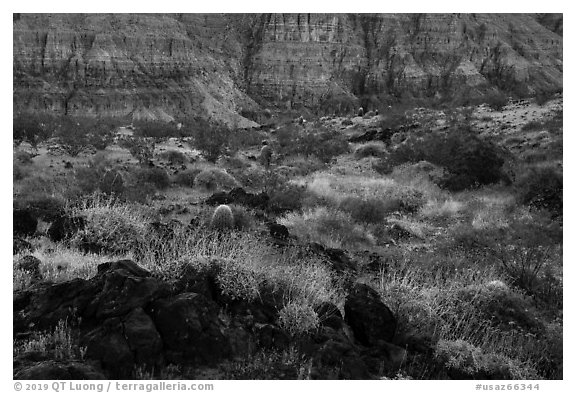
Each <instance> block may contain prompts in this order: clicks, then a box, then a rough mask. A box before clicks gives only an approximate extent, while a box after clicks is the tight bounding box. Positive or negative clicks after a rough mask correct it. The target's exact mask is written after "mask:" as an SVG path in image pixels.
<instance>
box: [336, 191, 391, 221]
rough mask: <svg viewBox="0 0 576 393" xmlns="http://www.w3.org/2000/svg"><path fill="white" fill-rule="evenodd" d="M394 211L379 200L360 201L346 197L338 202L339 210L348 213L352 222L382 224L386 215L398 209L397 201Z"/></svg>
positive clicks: (356, 198) (360, 199) (359, 199)
mask: <svg viewBox="0 0 576 393" xmlns="http://www.w3.org/2000/svg"><path fill="white" fill-rule="evenodd" d="M396 202H397V204H396V209H394V207H393V206H392V205H390V204H389V205H388V206H387V204H386V203H385V202H384V201H382V200H380V199H375V198H373V199H362V198H358V197H352V196H351V197H347V198H345V199H343V200H342V201H340V205H339V209H340V210H342V211H345V212H346V213H349V214H350V215H351V216H352V218H354V220H356V221H359V222H367V223H377V222H382V220H384V218H386V215H387V214H388V213H390V211H391V210H389V209H390V208H392V211H394V210H399V209H400V203H399V201H396Z"/></svg>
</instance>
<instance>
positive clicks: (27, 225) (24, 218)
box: [12, 209, 38, 236]
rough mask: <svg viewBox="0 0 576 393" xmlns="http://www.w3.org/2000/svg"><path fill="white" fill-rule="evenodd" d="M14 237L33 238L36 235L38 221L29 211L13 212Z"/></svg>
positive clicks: (19, 210) (18, 210)
mask: <svg viewBox="0 0 576 393" xmlns="http://www.w3.org/2000/svg"><path fill="white" fill-rule="evenodd" d="M12 218H13V220H14V221H13V222H14V227H13V233H14V236H33V235H34V234H35V233H36V227H37V226H38V219H37V218H36V217H35V216H34V214H32V212H31V211H30V210H27V209H17V210H14V211H13V212H12Z"/></svg>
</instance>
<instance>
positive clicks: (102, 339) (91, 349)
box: [83, 318, 135, 379]
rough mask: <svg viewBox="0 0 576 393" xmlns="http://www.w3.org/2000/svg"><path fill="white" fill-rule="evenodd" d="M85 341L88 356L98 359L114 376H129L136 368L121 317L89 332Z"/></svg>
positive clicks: (105, 322)
mask: <svg viewBox="0 0 576 393" xmlns="http://www.w3.org/2000/svg"><path fill="white" fill-rule="evenodd" d="M83 341H84V342H85V343H86V357H87V358H88V359H94V360H98V361H99V362H100V364H101V366H102V368H103V369H104V370H106V371H107V372H108V373H109V374H110V376H111V377H112V378H115V379H117V378H127V377H129V376H130V374H131V372H132V370H133V369H134V365H135V361H134V354H133V353H132V351H131V350H130V346H129V345H128V342H127V340H126V337H125V335H124V332H123V326H122V323H121V321H120V318H111V319H108V320H106V321H104V322H103V323H102V325H101V326H99V327H98V328H97V329H96V330H94V331H92V332H89V333H88V334H87V335H86V336H85V337H84V338H83Z"/></svg>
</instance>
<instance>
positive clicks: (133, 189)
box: [122, 183, 156, 204]
mask: <svg viewBox="0 0 576 393" xmlns="http://www.w3.org/2000/svg"><path fill="white" fill-rule="evenodd" d="M155 193H156V186H154V184H152V183H133V184H128V185H125V186H124V192H123V193H122V198H123V200H125V201H127V202H132V203H140V204H146V203H148V202H149V198H150V197H151V196H153V195H154V194H155Z"/></svg>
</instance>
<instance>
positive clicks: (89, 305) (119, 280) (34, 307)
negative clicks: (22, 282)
mask: <svg viewBox="0 0 576 393" xmlns="http://www.w3.org/2000/svg"><path fill="white" fill-rule="evenodd" d="M149 276H150V273H149V272H148V271H146V270H144V269H142V268H141V267H139V266H138V265H136V264H135V263H134V262H132V261H128V260H124V261H118V262H107V263H104V264H101V265H100V266H98V274H97V275H96V276H95V277H94V278H92V279H90V280H82V279H74V280H71V281H66V282H63V283H57V284H50V283H41V284H39V285H38V286H35V287H34V288H31V289H29V290H27V291H19V292H15V293H14V310H13V311H14V331H15V332H20V331H24V330H25V329H27V328H28V327H30V326H33V327H35V328H39V329H51V328H53V327H54V326H56V324H57V323H58V321H59V320H61V319H64V320H65V319H70V320H71V319H72V318H73V317H76V318H77V317H82V319H83V321H84V323H85V324H95V323H97V322H99V321H102V320H104V319H107V318H111V317H117V316H122V315H125V314H127V313H128V312H129V311H131V310H133V309H135V308H138V307H144V306H146V305H147V304H149V303H150V302H151V301H152V300H155V299H156V298H158V297H161V296H162V295H163V294H165V293H167V292H168V290H167V288H166V286H165V285H164V284H161V283H160V282H158V281H157V280H156V279H154V278H152V277H149Z"/></svg>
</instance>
